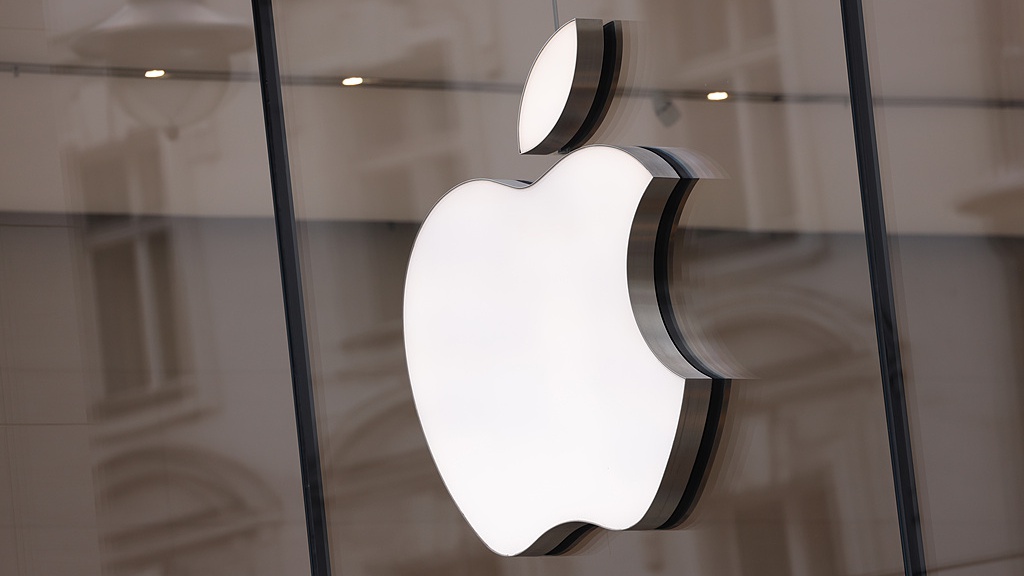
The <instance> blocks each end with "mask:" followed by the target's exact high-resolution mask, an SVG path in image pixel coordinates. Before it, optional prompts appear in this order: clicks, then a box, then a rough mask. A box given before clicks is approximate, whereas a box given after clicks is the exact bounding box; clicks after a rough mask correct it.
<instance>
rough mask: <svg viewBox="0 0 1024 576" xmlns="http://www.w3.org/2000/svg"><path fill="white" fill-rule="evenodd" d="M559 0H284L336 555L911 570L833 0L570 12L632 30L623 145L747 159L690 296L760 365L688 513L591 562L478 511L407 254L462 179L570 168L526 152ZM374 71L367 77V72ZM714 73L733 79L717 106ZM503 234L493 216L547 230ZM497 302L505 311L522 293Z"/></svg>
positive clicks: (531, 563)
mask: <svg viewBox="0 0 1024 576" xmlns="http://www.w3.org/2000/svg"><path fill="white" fill-rule="evenodd" d="M552 4H553V3H552V2H550V1H548V0H535V1H529V2H497V1H495V2H490V1H485V2H480V1H453V2H443V3H436V2H435V3H425V2H424V3H415V2H405V3H396V2H385V1H367V2H359V3H315V2H304V3H300V2H281V3H276V5H275V10H276V12H275V17H276V22H277V29H278V30H277V31H278V35H279V42H280V55H281V67H282V71H283V74H284V75H285V86H284V98H285V112H286V119H287V128H288V146H289V151H290V154H291V163H292V164H291V166H292V174H293V180H294V185H295V195H296V198H295V199H296V205H297V209H298V212H299V217H300V219H301V230H302V238H301V244H302V248H303V249H302V258H303V274H304V282H305V289H306V291H307V300H306V302H307V304H308V310H307V313H308V318H307V321H308V326H309V329H310V340H311V342H312V346H313V350H312V352H313V360H314V376H315V384H316V389H317V413H318V418H319V426H320V434H321V448H322V457H323V462H324V467H325V468H324V475H325V482H326V485H327V510H328V516H329V528H330V541H331V550H332V560H333V562H334V564H335V566H334V568H335V570H336V571H339V572H342V573H351V574H377V573H399V574H428V573H431V574H451V573H465V574H658V573H701V574H709V575H719V574H758V575H764V574H831V573H850V574H888V573H898V572H899V571H900V570H901V566H902V559H901V556H900V546H899V533H898V528H897V520H896V513H895V502H894V496H893V494H894V491H893V486H892V472H891V469H890V465H889V453H888V445H887V441H886V426H885V417H884V410H883V403H882V395H881V383H880V376H879V374H880V372H879V367H878V360H877V347H876V343H875V337H874V324H873V320H872V311H871V310H872V309H871V300H870V290H869V284H868V278H867V265H866V256H865V248H864V237H863V232H862V224H861V221H862V217H861V209H860V200H859V190H858V180H857V167H856V160H855V154H854V146H853V133H852V123H851V118H850V111H849V106H848V104H847V103H846V100H847V99H848V88H847V83H846V64H845V58H844V52H843V44H842V27H841V22H840V17H839V9H838V4H836V3H831V2H826V3H822V2H811V1H806V2H804V1H800V2H796V3H792V2H790V3H763V2H724V3H723V2H718V3H707V2H696V1H694V2H679V1H678V0H672V1H668V0H665V1H661V0H647V1H639V2H584V1H580V2H568V1H564V0H563V1H561V2H558V3H557V8H558V18H559V19H560V20H561V21H562V22H565V21H567V20H568V19H570V18H573V17H577V16H580V17H591V18H601V19H604V20H612V19H621V20H627V21H630V24H629V25H628V26H627V33H629V34H630V35H629V36H628V42H626V46H627V47H628V48H629V50H630V51H629V52H628V54H627V55H628V57H629V64H630V66H629V67H628V68H627V69H626V72H625V73H624V75H623V81H624V86H625V87H626V94H624V95H622V96H621V97H620V99H619V100H618V102H617V103H616V104H615V105H613V107H612V109H611V111H610V112H609V115H608V117H607V118H606V124H605V126H604V127H603V128H602V129H601V130H599V131H598V133H597V137H596V141H597V142H603V143H611V144H623V145H647V146H663V147H681V148H686V149H688V150H691V151H694V152H697V153H700V154H702V155H704V156H706V157H707V158H709V159H711V160H712V161H713V163H714V164H716V165H717V166H718V167H719V168H720V169H721V171H722V172H724V173H725V175H726V177H725V178H722V179H710V180H702V181H701V182H700V183H699V184H697V188H696V189H695V190H694V192H693V197H692V201H690V202H688V203H687V208H686V211H685V213H684V215H683V221H682V225H683V227H684V229H683V231H682V232H681V233H680V234H679V235H678V240H679V244H678V245H677V246H676V247H675V248H676V250H675V257H674V260H673V274H674V278H673V281H674V290H675V291H674V293H673V294H674V299H675V303H676V309H677V313H678V314H679V315H681V317H682V319H683V321H684V322H685V323H687V324H688V325H690V326H691V328H692V330H693V331H694V333H695V334H697V335H698V336H699V338H700V341H701V342H702V343H703V345H704V346H705V347H706V348H707V352H708V353H709V354H713V355H714V357H715V358H717V359H719V360H720V361H721V362H722V363H724V364H726V365H729V366H732V367H734V368H737V369H740V368H741V369H743V370H745V371H746V372H747V373H748V374H749V375H750V376H751V377H750V378H746V379H743V380H736V381H734V382H733V385H732V392H731V395H730V398H729V405H728V411H727V416H726V421H725V424H724V429H723V433H722V439H721V443H720V446H719V449H718V453H717V455H716V457H715V459H714V461H713V466H712V468H711V471H710V477H709V479H708V481H707V484H706V486H705V489H704V493H703V495H702V497H701V501H700V503H699V504H698V506H697V509H696V511H695V513H694V516H693V517H692V519H691V521H689V522H688V523H687V524H686V525H685V526H684V527H683V528H680V529H676V530H670V531H663V532H620V533H604V534H603V535H602V536H600V537H599V538H597V539H596V540H595V541H593V542H592V543H591V547H590V548H589V550H590V552H589V553H588V552H586V551H584V552H583V553H581V554H578V555H572V556H569V557H568V558H529V559H506V558H502V557H499V556H497V555H495V554H494V553H492V552H491V551H489V550H488V549H487V548H486V547H485V546H484V545H483V544H482V543H481V542H480V540H479V539H478V538H477V537H476V535H475V534H474V533H473V531H472V530H471V529H470V527H469V525H468V524H467V522H466V520H465V519H464V518H463V517H462V516H461V515H460V513H459V510H458V509H457V508H456V507H455V504H454V503H453V500H452V498H451V496H450V495H449V494H448V493H447V491H446V489H445V486H444V484H443V483H442V481H441V479H440V477H439V475H438V472H437V469H436V467H435V466H434V463H433V461H432V459H431V455H430V452H429V451H428V448H427V445H426V442H425V440H424V436H423V433H422V430H421V427H420V423H419V420H418V417H417V413H416V410H415V407H414V405H413V398H412V394H411V389H410V383H409V380H408V376H407V372H406V364H405V350H404V344H403V325H402V321H403V286H404V282H405V271H406V267H407V265H408V261H409V256H410V251H411V250H412V246H413V242H414V240H415V238H416V233H417V231H418V229H419V227H420V225H421V223H422V221H423V219H424V218H425V216H426V215H427V213H428V212H429V210H430V209H431V207H432V206H433V205H434V203H435V202H436V201H437V200H438V199H439V198H440V197H441V196H442V195H443V194H444V193H445V192H446V191H447V190H450V189H451V188H452V187H454V186H456V185H457V184H459V183H460V182H462V181H465V180H469V179H473V178H496V179H505V180H525V181H534V180H536V179H538V178H540V177H541V175H542V174H544V172H545V171H546V170H547V169H548V168H550V167H551V165H552V164H553V163H554V162H555V160H556V158H555V157H553V156H552V157H545V156H520V155H519V154H518V149H517V143H516V119H517V108H518V104H519V99H520V90H521V88H522V84H523V82H524V80H525V79H526V75H527V72H528V71H529V68H530V65H531V63H532V62H533V59H534V57H535V55H536V53H537V51H538V50H539V49H540V48H541V46H542V45H543V44H544V42H545V40H546V39H547V38H548V36H550V35H551V33H552V32H553V31H554V21H555V16H554V14H553V11H552ZM354 77H359V78H362V80H363V81H362V83H361V84H355V85H351V86H346V85H344V84H343V80H345V79H346V78H354ZM349 84H354V81H349ZM712 91H727V92H728V93H729V94H731V96H730V97H729V98H727V99H726V100H725V101H718V102H714V101H709V100H708V99H707V97H706V96H707V94H708V93H709V92H712ZM595 202H600V198H595ZM567 217H571V215H569V216H567ZM501 227H502V222H501V221H496V222H493V223H487V226H486V227H485V228H484V229H485V230H487V231H488V232H491V231H493V233H494V234H500V233H503V232H504V233H507V234H509V235H510V236H511V237H513V238H514V237H516V234H525V233H526V232H524V231H522V230H501ZM467 242H473V240H467ZM493 307H494V310H493V314H494V315H495V316H497V315H498V314H499V312H500V309H501V307H502V302H494V303H493ZM484 313H485V314H486V313H488V311H484ZM539 313H540V312H539V311H538V314H539ZM495 330H500V327H496V328H495ZM480 337H486V336H485V335H480ZM469 360H470V359H467V361H469ZM456 369H457V368H456ZM496 370H497V369H496ZM487 384H488V383H487V382H482V383H481V385H482V386H483V385H487ZM583 435H584V436H585V434H583ZM560 449H564V448H560V447H556V446H552V447H551V450H553V451H556V452H557V451H558V450H560ZM568 450H571V448H569V449H568ZM580 481H581V482H585V481H586V479H585V478H581V479H580Z"/></svg>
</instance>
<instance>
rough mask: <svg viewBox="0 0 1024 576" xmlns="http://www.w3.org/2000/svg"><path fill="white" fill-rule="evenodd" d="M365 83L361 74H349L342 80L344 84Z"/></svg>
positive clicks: (356, 84) (357, 84)
mask: <svg viewBox="0 0 1024 576" xmlns="http://www.w3.org/2000/svg"><path fill="white" fill-rule="evenodd" d="M362 83H363V79H362V77H360V76H349V77H348V78H345V79H344V80H342V81H341V85H342V86H359V85H360V84H362Z"/></svg>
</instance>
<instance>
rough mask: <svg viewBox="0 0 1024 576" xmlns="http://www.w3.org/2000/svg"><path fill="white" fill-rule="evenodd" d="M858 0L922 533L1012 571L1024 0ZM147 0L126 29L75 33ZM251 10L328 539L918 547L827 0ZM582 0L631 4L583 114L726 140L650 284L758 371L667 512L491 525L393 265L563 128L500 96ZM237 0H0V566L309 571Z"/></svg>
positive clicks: (813, 558) (611, 126)
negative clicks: (445, 448) (271, 55)
mask: <svg viewBox="0 0 1024 576" xmlns="http://www.w3.org/2000/svg"><path fill="white" fill-rule="evenodd" d="M863 4H864V8H865V13H866V17H867V19H866V25H867V32H868V35H867V43H868V48H869V52H870V56H871V57H872V61H871V64H872V68H871V79H872V82H873V86H874V88H875V92H876V97H877V99H876V107H875V113H876V116H877V127H878V142H879V145H878V148H877V153H878V157H879V159H880V161H881V163H882V174H881V176H882V185H883V191H884V192H885V194H886V197H885V202H886V204H885V207H886V209H887V213H886V218H887V220H886V221H887V224H888V225H889V231H890V240H891V244H890V245H891V247H892V249H893V258H892V263H891V269H892V273H893V276H894V279H895V281H896V294H895V297H896V304H897V311H898V318H897V319H898V321H899V331H900V333H899V335H900V337H901V346H902V348H901V351H902V354H903V369H904V372H905V374H906V383H907V390H906V402H907V407H908V411H909V420H910V424H911V431H912V442H913V447H914V464H915V468H916V473H917V478H918V482H917V486H916V489H917V494H918V498H919V501H920V505H921V519H922V522H921V534H922V537H923V544H924V550H925V558H926V561H927V566H928V571H929V572H935V573H941V574H944V575H946V574H953V575H955V574H986V575H1000V576H1002V575H1011V574H1022V573H1024V559H1022V556H1021V554H1022V550H1021V542H1022V541H1024V538H1022V536H1024V502H1022V499H1021V496H1020V494H1019V489H1018V487H1019V485H1020V484H1021V481H1022V478H1024V446H1022V442H1024V440H1022V438H1024V434H1022V433H1021V432H1022V430H1021V427H1022V424H1024V401H1022V397H1021V393H1020V383H1021V381H1022V380H1021V379H1022V374H1024V372H1022V370H1024V367H1022V365H1021V360H1020V358H1021V353H1020V352H1021V346H1024V332H1022V331H1024V328H1022V327H1024V317H1022V316H1021V313H1022V312H1021V306H1020V303H1019V301H1018V300H1019V296H1018V295H1019V293H1020V286H1021V279H1020V270H1021V257H1022V254H1024V244H1022V241H1021V234H1022V232H1024V213H1022V211H1021V206H1022V203H1021V200H1020V199H1019V197H1020V195H1021V194H1022V193H1024V192H1022V190H1024V180H1022V179H1021V175H1022V174H1024V142H1022V141H1021V138H1020V136H1019V134H1020V130H1018V129H1016V127H1019V126H1020V125H1021V122H1022V118H1024V105H1022V102H1024V94H1021V89H1022V86H1024V83H1022V77H1021V73H1020V66H1019V65H1018V64H1019V63H1020V58H1021V57H1020V54H1021V53H1024V52H1022V49H1024V46H1022V42H1024V35H1022V33H1021V30H1024V5H1021V3H1020V2H1019V1H1017V0H993V1H991V2H983V3H974V4H962V3H942V4H940V5H935V4H933V3H925V2H914V1H906V2H901V3H896V4H893V3H885V2H874V1H865V2H864V3H863ZM172 5H174V6H175V7H173V8H169V7H171V6H172ZM129 8H130V9H131V10H136V11H139V12H138V13H140V14H143V15H144V16H145V18H143V19H142V20H138V21H140V22H144V23H145V24H146V26H149V27H148V28H144V29H143V31H144V32H146V33H143V34H135V35H134V36H131V35H128V34H125V35H123V36H118V38H120V39H124V38H129V39H130V41H131V42H133V43H134V44H132V46H135V47H136V49H133V50H124V49H121V50H115V51H113V52H107V53H103V52H102V50H101V49H100V51H97V50H96V49H83V48H82V46H88V47H95V46H101V47H102V45H103V42H99V41H97V40H96V38H97V36H96V34H97V30H101V31H102V30H103V28H102V26H103V24H104V23H107V25H108V27H109V25H110V22H112V20H111V19H112V18H114V17H115V16H116V15H117V14H118V13H119V11H123V10H125V9H129ZM273 8H274V16H275V18H276V22H277V33H278V43H277V50H278V57H279V61H280V66H281V71H282V74H283V97H284V105H285V120H286V126H287V133H286V134H285V136H286V137H287V143H288V150H289V151H290V152H289V160H290V163H291V174H292V179H291V183H292V190H293V195H294V202H295V206H296V212H297V224H298V230H299V241H300V249H301V250H300V263H301V270H302V278H303V282H304V290H305V292H304V293H305V300H306V318H305V321H306V326H307V332H308V339H309V346H310V353H311V357H312V370H313V383H314V398H315V406H316V423H317V429H318V431H319V439H320V453H319V455H320V459H321V463H322V478H323V483H324V493H325V503H324V507H325V511H326V515H327V519H328V534H327V539H328V542H329V543H330V556H331V561H332V564H333V571H334V572H335V573H345V574H366V575H378V574H467V575H468V574H473V575H478V574H505V575H523V576H525V575H537V574H550V575H563V574H564V575H573V574H622V573H630V574H652V575H654V574H709V575H714V576H717V575H752V574H757V575H775V574H778V575H783V574H785V575H789V574H793V575H803V574H806V575H821V574H856V575H869V574H870V575H880V574H900V573H903V570H904V566H903V557H902V554H901V547H900V532H899V525H898V515H897V510H896V506H895V501H894V490H895V487H894V481H893V471H892V465H891V460H890V452H889V444H888V440H887V422H886V416H885V405H884V398H883V395H882V384H881V373H882V370H883V368H882V366H881V365H880V362H879V355H878V343H877V340H876V320H875V318H874V315H873V312H872V299H871V281H870V279H869V276H868V263H867V252H866V251H865V233H864V226H863V216H862V214H863V212H862V207H861V200H860V185H859V182H858V165H857V156H856V151H855V147H854V129H853V125H852V123H851V120H850V108H849V106H850V105H849V83H848V82H849V81H848V77H847V70H846V59H845V54H844V48H843V42H842V37H843V30H842V23H841V18H840V6H839V2H838V1H836V2H810V1H807V0H772V1H771V2H760V3H759V2H746V1H741V0H730V1H728V2H715V3H702V2H696V1H686V2H678V1H671V2H670V1H667V0H622V1H613V2H597V1H589V0H579V1H568V0H559V1H558V2H555V3H552V2H548V1H547V0H544V1H540V0H537V1H528V2H496V1H495V2H490V1H488V2H477V1H468V0H444V1H441V2H391V1H383V0H362V1H357V2H344V3H341V2H320V1H315V0H279V1H276V2H274V7H273ZM553 8H555V10H553ZM171 12H173V14H172V15H171V16H168V14H169V13H171ZM574 17H590V18H601V19H604V20H613V19H617V20H627V21H629V22H630V24H629V29H628V30H627V32H628V33H629V34H630V35H629V39H630V40H629V42H630V43H629V44H628V47H629V49H630V52H629V67H628V69H627V70H628V72H627V73H626V74H625V75H624V77H623V87H624V91H623V93H622V94H621V95H620V97H619V98H618V99H617V100H616V102H615V104H614V106H613V108H612V110H611V111H610V113H609V117H608V123H607V126H606V127H605V128H604V129H602V130H601V131H600V132H599V133H598V134H597V135H596V139H597V141H599V142H603V143H611V144H623V145H627V144H637V143H645V144H650V145H656V146H666V147H682V148H687V149H690V150H693V151H696V152H699V153H701V154H703V155H705V156H707V157H709V158H711V159H713V160H714V161H715V162H716V163H718V164H719V165H720V166H721V168H722V169H723V171H724V172H725V173H726V174H728V178H725V179H722V180H715V181H702V182H701V183H700V184H698V186H697V188H696V189H695V190H694V193H693V198H692V202H690V203H689V204H688V206H687V209H686V212H685V213H684V214H683V218H682V222H681V226H682V228H683V229H682V230H681V231H680V234H678V244H677V246H675V253H674V254H675V256H674V261H673V264H674V265H673V285H672V290H673V292H672V295H673V296H672V297H673V299H674V301H675V302H677V303H679V304H680V305H679V307H678V309H679V310H680V315H681V317H680V320H681V321H683V322H685V323H687V324H688V325H689V326H691V330H693V331H694V333H695V334H698V335H700V337H701V338H702V339H703V341H704V342H706V345H707V346H708V347H709V349H710V350H712V351H713V352H714V353H715V354H716V355H717V357H719V358H721V359H722V361H723V362H730V363H733V364H734V365H736V366H738V367H740V368H742V369H743V371H744V372H745V373H746V374H748V375H749V376H750V377H749V378H744V379H742V380H740V379H737V380H735V381H733V382H732V383H731V385H730V393H729V399H728V406H727V410H726V412H725V418H724V420H723V422H722V423H721V428H720V438H719V442H718V446H717V449H716V453H715V457H714V460H713V462H712V466H711V470H710V472H709V475H708V478H707V479H706V482H705V485H704V488H703V493H702V495H701V499H700V501H699V504H698V506H697V508H696V510H695V511H694V514H693V515H692V516H691V517H690V518H689V519H688V520H687V521H686V522H685V523H684V525H683V526H681V527H680V528H677V529H674V530H666V531H657V532H624V533H607V532H605V533H599V534H596V535H595V536H594V537H593V538H592V539H591V540H589V541H587V542H586V544H585V546H583V547H582V549H581V550H580V551H578V552H576V553H574V554H571V555H567V556H561V557H539V558H511V559H509V558H503V557H499V556H497V555H495V554H493V553H492V552H490V551H489V550H487V549H486V548H485V547H484V545H483V544H482V543H481V542H480V541H479V540H478V538H477V537H476V536H475V535H474V534H473V532H472V530H471V529H470V528H469V526H468V524H467V523H466V522H465V520H464V519H463V518H462V516H461V515H460V514H459V512H458V509H457V508H456V507H455V505H454V503H453V501H452V500H451V497H450V496H449V495H448V493H447V491H446V490H445V487H444V485H443V483H442V482H441V479H440V477H439V476H438V474H437V471H436V468H435V467H434V463H433V461H432V460H431V457H430V454H429V452H428V450H427V447H426V443H425V441H424V438H423V435H422V431H421V429H420V425H419V421H418V419H417V416H416V412H415V408H414V406H413V401H412V395H411V391H410V387H409V382H408V377H407V373H406V366H405V352H404V346H403V334H402V297H403V285H404V275H405V269H406V266H407V264H408V259H409V253H410V251H411V249H412V245H413V242H414V241H415V237H416V232H417V230H418V227H419V223H420V222H421V221H422V219H423V218H424V216H425V215H426V213H427V212H428V211H429V209H430V207H431V206H432V205H433V203H434V202H435V201H436V200H437V199H438V198H439V197H440V196H441V195H442V194H444V193H445V191H447V190H448V189H450V188H451V187H453V186H454V185H456V184H457V183H459V182H461V181H464V180H467V179H470V178H476V177H484V176H486V177H496V178H507V179H524V180H532V179H535V178H537V177H539V175H540V174H542V173H543V172H544V171H545V170H546V169H547V168H548V167H549V166H550V165H551V163H552V162H553V159H551V158H545V157H523V156H520V155H519V154H518V150H517V148H516V142H515V134H516V131H515V118H516V109H517V106H518V103H519V94H520V90H521V87H522V82H523V80H524V79H525V77H526V74H527V71H528V69H529V67H530V64H531V62H532V59H533V57H534V55H535V53H536V50H537V49H538V48H539V46H540V45H541V44H542V43H543V41H544V39H546V38H547V37H548V36H549V35H550V34H551V33H552V31H553V30H554V25H555V23H556V22H565V21H567V20H568V19H570V18H574ZM147 18H148V19H149V20H147ZM161 18H164V19H167V18H171V19H172V20H173V19H178V20H175V22H179V23H180V22H186V24H185V25H181V26H178V27H175V26H177V25H176V24H175V25H172V23H169V22H168V21H166V20H164V21H161V20H160V19H161ZM113 22H115V23H116V19H115V20H113ZM161 22H162V23H161ZM217 26H222V28H216V27H217ZM225 26H226V28H223V27H225ZM204 27H205V28H204ZM239 27H241V28H242V29H244V32H245V34H244V35H243V36H245V37H246V38H248V39H251V38H252V35H253V33H254V31H253V24H252V8H251V5H250V4H249V3H247V2H237V1H235V0H203V1H202V2H199V1H197V0H189V1H186V2H179V3H168V2H161V1H159V0H148V1H147V0H132V1H129V2H120V1H116V0H91V1H90V2H71V1H66V0H50V1H48V2H41V1H38V0H17V1H13V2H9V3H7V4H6V5H4V6H0V94H2V95H3V98H2V99H0V102H2V103H3V109H4V112H3V114H2V115H0V143H2V153H0V574H2V575H5V576H6V575H7V574H10V575H12V576H13V575H18V576H21V575H35V574H46V575H48V576H49V575H59V574H112V575H147V576H149V575H153V576H155V575H178V574H213V573H216V574H235V573H237V574H280V573H297V574H302V573H307V572H309V571H310V564H309V557H308V548H307V536H308V534H307V530H306V524H305V519H304V512H303V493H302V488H303V487H302V481H301V478H300V474H299V457H300V454H299V449H298V447H297V443H296V425H295V418H296V415H295V410H294V404H293V399H292V388H291V385H292V381H291V371H290V368H289V356H288V354H289V349H288V341H287V338H286V332H285V321H286V318H285V312H284V308H283V307H282V304H281V302H282V293H281V275H280V274H281V269H280V263H279V260H278V252H277V244H276V235H275V227H274V222H273V204H272V201H271V199H272V195H271V180H270V176H269V174H270V171H269V163H268V160H267V140H266V138H267V136H266V132H265V130H264V124H263V120H264V118H263V108H262V100H261V94H260V86H259V82H258V78H259V75H258V68H257V59H256V53H255V43H253V42H252V41H251V40H245V41H244V42H242V41H231V42H227V41H225V42H217V41H214V40H211V39H210V38H211V36H210V35H209V34H208V33H209V32H210V30H220V31H221V33H222V34H234V36H232V38H237V37H238V36H237V31H238V29H239ZM226 30H228V31H230V30H234V32H225V31H226ZM135 32H138V30H135ZM90 34H92V35H93V36H90ZM99 37H100V38H108V40H109V36H107V37H104V36H103V35H102V34H101V35H100V36H99ZM83 38H85V40H83ZM204 43H206V44H204ZM168 45H171V46H175V45H176V46H179V47H180V46H183V45H187V46H192V47H194V50H193V51H187V50H184V51H183V50H177V51H176V50H169V49H168V48H167V46H168ZM151 62H152V63H151ZM156 68H159V69H163V70H165V76H164V77H162V78H152V79H150V78H145V77H144V76H143V72H145V71H146V70H148V69H156ZM350 76H361V77H364V78H365V81H364V83H363V84H362V85H359V86H349V87H346V86H343V85H342V84H341V80H342V79H343V78H346V77H350ZM711 91H726V92H728V93H729V94H730V97H729V98H728V99H726V100H724V101H719V102H715V101H709V100H708V99H707V98H706V95H707V93H708V92H711Z"/></svg>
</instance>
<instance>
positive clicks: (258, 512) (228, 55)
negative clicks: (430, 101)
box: [0, 0, 308, 575]
mask: <svg viewBox="0 0 1024 576" xmlns="http://www.w3.org/2000/svg"><path fill="white" fill-rule="evenodd" d="M151 70H162V71H163V74H162V75H158V74H157V73H156V72H153V73H150V74H148V75H147V72H149V71H151ZM0 95H2V96H0V102H2V103H3V111H2V113H0V150H2V152H0V574H5V575H7V574H10V575H30V574H31V575H34V574H40V575H42V574H46V575H59V574H75V575H80V574H124V575H128V574H132V575H141V574H147V575H156V574H161V575H171V574H281V573H302V572H306V571H308V560H307V552H306V538H305V527H304V521H303V516H302V514H303V511H302V495H301V484H300V481H299V477H298V470H297V465H296V463H297V449H296V443H295V428H294V412H293V410H292V402H291V389H290V384H289V381H290V378H289V370H288V356H287V353H288V351H287V346H286V341H285V338H284V330H283V326H284V315H283V313H282V308H281V291H280V290H281V289H280V277H279V273H278V263H277V256H276V248H275V239H274V227H273V222H272V220H271V216H272V209H271V196H270V181H269V177H268V167H267V166H268V164H267V156H266V147H265V136H264V130H263V123H262V119H263V114H262V110H261V99H260V92H259V84H258V83H257V82H256V58H255V50H254V42H253V26H252V17H251V8H250V6H249V4H248V3H246V2H209V3H205V4H202V3H198V2H161V1H144V0H133V1H131V2H116V1H91V2H65V1H58V2H36V1H29V0H17V1H14V2H5V3H4V4H3V5H2V6H0Z"/></svg>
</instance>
